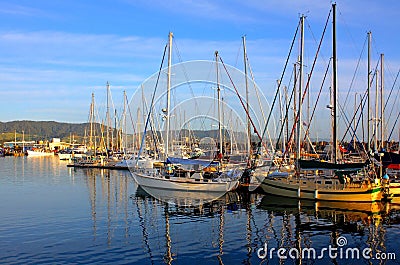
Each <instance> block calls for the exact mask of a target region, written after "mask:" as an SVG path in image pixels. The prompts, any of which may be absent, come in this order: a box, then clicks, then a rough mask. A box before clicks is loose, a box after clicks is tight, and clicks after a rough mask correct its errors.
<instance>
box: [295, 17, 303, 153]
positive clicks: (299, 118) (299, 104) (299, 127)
mask: <svg viewBox="0 0 400 265" xmlns="http://www.w3.org/2000/svg"><path fill="white" fill-rule="evenodd" d="M300 21H301V39H300V58H299V67H300V70H299V91H298V92H299V102H298V110H297V113H298V117H297V128H296V130H297V131H296V134H297V135H296V136H297V137H296V138H297V139H296V140H297V148H296V149H297V150H296V159H297V160H299V159H300V152H301V103H302V102H301V101H302V100H301V98H302V96H301V94H302V90H303V62H304V15H302V16H301V17H300Z"/></svg>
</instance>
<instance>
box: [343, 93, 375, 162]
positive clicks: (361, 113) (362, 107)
mask: <svg viewBox="0 0 400 265" xmlns="http://www.w3.org/2000/svg"><path fill="white" fill-rule="evenodd" d="M366 96H367V91H365V93H364V96H363V97H362V98H361V102H360V105H359V109H360V116H359V117H358V121H357V124H356V126H355V130H353V135H352V138H353V137H355V138H356V139H357V141H358V142H361V141H360V140H359V139H358V137H357V135H356V129H357V128H358V125H359V124H360V121H362V118H363V112H362V110H363V109H364V107H365V104H366V100H364V99H365V97H366ZM357 112H358V109H357V110H356V113H357ZM356 113H355V114H354V117H355V115H356ZM352 123H353V121H351V122H350V124H352ZM348 130H349V128H347V131H348ZM346 134H347V132H346ZM344 137H345V136H344ZM344 137H343V139H342V141H341V142H343V141H344ZM368 144H369V140H368ZM354 145H355V143H354ZM361 151H363V154H365V155H366V159H367V160H369V161H370V160H371V159H370V157H369V156H368V152H367V149H366V145H364V144H362V150H361ZM364 157H365V156H364Z"/></svg>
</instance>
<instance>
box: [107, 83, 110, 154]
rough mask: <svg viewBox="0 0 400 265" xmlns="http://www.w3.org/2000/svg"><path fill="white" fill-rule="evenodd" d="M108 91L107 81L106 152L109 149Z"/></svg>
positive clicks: (108, 84)
mask: <svg viewBox="0 0 400 265" xmlns="http://www.w3.org/2000/svg"><path fill="white" fill-rule="evenodd" d="M109 91H110V83H108V81H107V111H106V130H107V133H106V148H107V152H108V150H109V149H110V127H111V124H110V105H109V104H110V103H109V94H110V93H109Z"/></svg>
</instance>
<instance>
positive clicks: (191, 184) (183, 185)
mask: <svg viewBox="0 0 400 265" xmlns="http://www.w3.org/2000/svg"><path fill="white" fill-rule="evenodd" d="M146 171H147V172H144V171H139V170H137V171H133V172H132V175H133V177H134V179H135V181H136V183H137V184H138V185H140V186H142V187H150V188H159V189H167V190H177V191H202V192H204V191H208V192H223V193H225V192H228V191H231V190H234V189H236V188H237V186H238V184H239V180H208V179H202V180H201V179H194V178H193V179H192V178H180V177H170V178H165V177H161V176H160V175H158V174H156V172H155V171H153V172H152V170H146ZM153 173H154V174H153Z"/></svg>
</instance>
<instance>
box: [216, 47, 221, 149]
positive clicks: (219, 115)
mask: <svg viewBox="0 0 400 265" xmlns="http://www.w3.org/2000/svg"><path fill="white" fill-rule="evenodd" d="M215 67H216V72H217V101H218V102H217V104H218V105H217V106H218V134H219V139H218V140H219V153H220V154H222V127H221V119H222V117H221V116H222V115H221V106H220V105H221V104H220V100H221V89H220V87H219V72H218V51H215Z"/></svg>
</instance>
